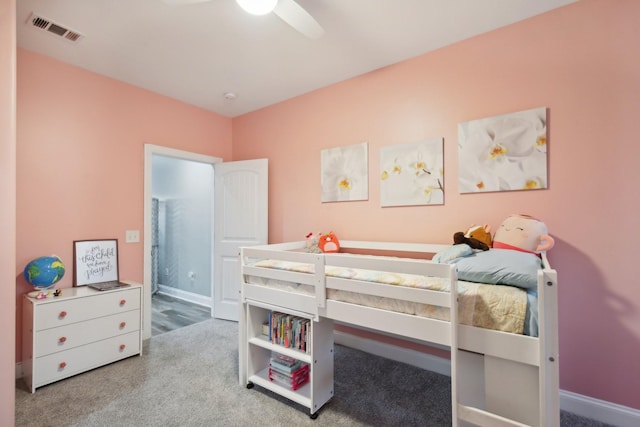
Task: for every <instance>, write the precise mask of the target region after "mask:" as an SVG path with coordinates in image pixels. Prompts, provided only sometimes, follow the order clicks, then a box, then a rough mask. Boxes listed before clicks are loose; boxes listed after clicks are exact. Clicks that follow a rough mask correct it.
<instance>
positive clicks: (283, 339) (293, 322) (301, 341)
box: [268, 311, 311, 353]
mask: <svg viewBox="0 0 640 427" xmlns="http://www.w3.org/2000/svg"><path fill="white" fill-rule="evenodd" d="M268 321H269V340H271V342H272V343H274V344H278V345H281V346H283V347H287V348H293V349H296V350H300V351H304V352H305V353H310V352H311V347H310V346H309V345H308V340H309V334H310V332H311V321H310V320H309V319H306V318H303V317H298V316H292V315H290V314H286V313H279V312H277V311H272V312H269V319H268Z"/></svg>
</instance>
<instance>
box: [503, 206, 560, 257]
mask: <svg viewBox="0 0 640 427" xmlns="http://www.w3.org/2000/svg"><path fill="white" fill-rule="evenodd" d="M554 244H555V241H554V240H553V238H552V237H551V236H549V234H548V232H547V226H546V225H545V224H544V222H542V221H540V220H538V219H536V218H534V217H532V216H529V215H515V214H514V215H510V216H509V217H508V218H507V219H505V220H504V221H503V222H502V224H501V225H500V228H498V229H497V230H496V234H495V235H494V236H493V247H494V248H496V249H513V250H516V251H522V252H531V253H539V252H542V251H547V250H549V249H551V248H552V247H553V245H554Z"/></svg>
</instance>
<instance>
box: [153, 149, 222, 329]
mask: <svg viewBox="0 0 640 427" xmlns="http://www.w3.org/2000/svg"><path fill="white" fill-rule="evenodd" d="M154 154H157V155H161V156H166V157H173V158H176V159H183V160H191V161H194V162H200V163H207V164H211V165H214V164H215V163H220V162H222V158H220V157H213V156H206V155H204V154H198V153H192V152H189V151H183V150H177V149H175V148H168V147H162V146H159V145H153V144H145V145H144V230H143V236H144V249H143V250H144V275H143V285H144V286H143V291H142V295H143V303H142V339H143V340H146V339H148V338H151V245H152V243H151V205H152V198H153V194H152V183H153V173H152V168H153V161H152V159H153V155H154ZM211 221H213V215H211ZM211 230H212V233H213V224H212V226H211ZM213 243H214V242H213V239H211V251H212V253H213ZM212 273H213V272H212ZM211 278H212V279H211V280H212V281H213V274H212V275H211ZM212 290H213V289H212Z"/></svg>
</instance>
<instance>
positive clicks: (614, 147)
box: [233, 0, 640, 409]
mask: <svg viewBox="0 0 640 427" xmlns="http://www.w3.org/2000/svg"><path fill="white" fill-rule="evenodd" d="M638 22H640V2H638V1H637V0H617V1H615V2H611V1H604V0H583V1H580V2H578V3H575V4H572V5H569V6H566V7H564V8H560V9H557V10H555V11H552V12H549V13H546V14H544V15H540V16H538V17H535V18H533V19H529V20H526V21H523V22H520V23H517V24H515V25H511V26H509V27H506V28H503V29H500V30H497V31H493V32H491V33H488V34H485V35H481V36H478V37H475V38H473V39H470V40H467V41H464V42H461V43H458V44H455V45H453V46H450V47H446V48H443V49H440V50H438V51H436V52H433V53H429V54H426V55H423V56H420V57H417V58H414V59H411V60H408V61H405V62H402V63H400V64H397V65H394V66H390V67H386V68H383V69H380V70H378V71H375V72H372V73H369V74H366V75H363V76H360V77H357V78H354V79H351V80H348V81H345V82H342V83H339V84H335V85H333V86H330V87H327V88H324V89H321V90H318V91H315V92H312V93H309V94H307V95H304V96H300V97H297V98H295V99H292V100H289V101H286V102H282V103H280V104H277V105H274V106H271V107H268V108H265V109H262V110H260V111H257V112H254V113H250V114H246V115H244V116H242V117H239V118H236V119H234V120H233V158H234V160H242V159H251V158H258V157H268V158H269V168H270V176H269V185H270V189H269V196H270V198H269V232H270V241H271V242H282V241H288V240H301V239H303V237H304V236H305V234H307V233H308V232H310V231H313V232H319V231H330V230H333V231H335V232H336V233H337V234H338V236H339V237H340V236H342V237H343V238H346V239H351V240H356V239H363V240H395V241H406V242H426V241H429V242H442V243H448V242H452V235H453V233H454V232H456V231H460V230H463V229H465V228H466V227H468V226H469V225H471V224H472V223H489V224H491V225H492V226H493V227H494V229H495V228H496V227H497V226H499V225H500V223H501V222H502V220H504V219H505V218H506V216H507V215H509V214H511V213H529V214H531V215H534V216H536V217H539V218H541V219H543V220H544V221H545V223H546V224H547V226H548V227H549V230H550V233H551V234H552V235H553V237H554V238H555V240H556V246H555V247H554V248H553V249H552V250H551V251H550V252H549V257H550V260H551V262H552V265H553V266H554V267H555V268H556V269H557V270H558V274H559V280H560V284H559V316H560V324H559V334H560V376H561V378H560V381H561V388H562V389H564V390H568V391H572V392H575V393H579V394H583V395H586V396H591V397H594V398H597V399H603V400H606V401H610V402H614V403H617V404H621V405H625V406H629V407H632V408H636V409H640V364H639V363H638V355H639V354H640V313H639V309H640V286H638V279H637V277H636V276H637V268H636V266H635V263H634V259H633V257H634V256H635V255H634V254H636V252H637V251H636V246H637V244H636V242H635V239H634V237H633V235H634V230H636V229H637V224H638V219H637V216H638V213H637V211H638V210H639V209H640V187H639V186H638V184H639V174H638V166H637V163H638V158H640V144H638V143H637V139H638V138H637V133H638V131H637V128H636V126H635V124H636V123H637V118H638V113H639V112H640V55H638V41H639V40H640V26H639V25H637V23H638ZM536 107H547V108H548V109H549V115H550V120H549V133H550V138H549V183H550V184H549V185H550V187H549V189H547V190H537V191H531V192H504V193H491V194H486V193H485V194H470V195H469V194H467V195H461V194H458V183H457V175H458V156H457V145H456V144H457V124H458V123H460V122H464V121H468V120H471V119H477V118H483V117H490V116H493V115H499V114H505V113H509V112H515V111H521V110H526V109H531V108H536ZM430 137H444V140H445V204H444V205H443V206H428V207H397V208H384V209H383V208H381V207H380V198H379V184H378V173H379V157H378V156H379V151H380V147H383V146H387V145H393V144H398V143H404V142H411V141H418V140H421V139H424V138H430ZM361 141H368V143H369V200H368V201H354V202H346V203H325V204H322V203H320V150H322V149H325V148H330V147H338V146H344V145H350V144H355V143H358V142H361Z"/></svg>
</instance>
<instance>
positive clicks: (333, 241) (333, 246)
mask: <svg viewBox="0 0 640 427" xmlns="http://www.w3.org/2000/svg"><path fill="white" fill-rule="evenodd" d="M318 246H319V247H320V250H321V251H322V252H327V253H330V252H339V251H340V241H339V240H338V237H337V236H336V235H335V234H334V233H333V231H331V232H329V233H326V234H322V235H321V236H320V239H319V240H318Z"/></svg>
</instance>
